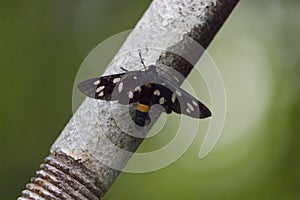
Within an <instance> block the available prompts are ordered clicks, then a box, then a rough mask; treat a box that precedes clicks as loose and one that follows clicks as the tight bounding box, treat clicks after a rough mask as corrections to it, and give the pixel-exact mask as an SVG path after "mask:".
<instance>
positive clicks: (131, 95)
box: [128, 91, 133, 99]
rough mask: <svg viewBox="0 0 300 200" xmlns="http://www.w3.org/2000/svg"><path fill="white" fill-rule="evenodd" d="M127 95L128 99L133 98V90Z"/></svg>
mask: <svg viewBox="0 0 300 200" xmlns="http://www.w3.org/2000/svg"><path fill="white" fill-rule="evenodd" d="M128 97H129V99H132V98H133V92H131V91H129V92H128Z"/></svg>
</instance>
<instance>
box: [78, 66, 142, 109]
mask: <svg viewBox="0 0 300 200" xmlns="http://www.w3.org/2000/svg"><path fill="white" fill-rule="evenodd" d="M141 76H143V73H142V72H141V71H130V72H126V73H121V74H113V75H108V76H101V77H98V78H92V79H88V80H85V81H83V82H81V83H79V84H78V86H77V87H78V89H79V90H80V91H81V92H82V93H84V94H85V95H86V96H88V97H90V98H94V99H100V100H106V101H119V103H121V104H125V105H126V104H131V103H133V102H137V101H138V100H139V98H140V92H141V90H140V87H136V85H137V84H138V83H137V82H138V81H137V80H139V79H140V78H141Z"/></svg>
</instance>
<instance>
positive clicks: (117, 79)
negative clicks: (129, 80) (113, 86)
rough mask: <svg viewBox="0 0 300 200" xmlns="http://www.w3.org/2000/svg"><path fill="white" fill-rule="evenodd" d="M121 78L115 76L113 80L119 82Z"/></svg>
mask: <svg viewBox="0 0 300 200" xmlns="http://www.w3.org/2000/svg"><path fill="white" fill-rule="evenodd" d="M120 80H121V78H119V77H118V78H115V79H114V80H113V83H118V82H120Z"/></svg>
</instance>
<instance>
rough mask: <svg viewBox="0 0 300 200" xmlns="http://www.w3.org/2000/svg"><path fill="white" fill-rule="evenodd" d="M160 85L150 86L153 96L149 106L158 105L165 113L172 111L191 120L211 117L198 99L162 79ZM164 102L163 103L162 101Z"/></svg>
mask: <svg viewBox="0 0 300 200" xmlns="http://www.w3.org/2000/svg"><path fill="white" fill-rule="evenodd" d="M161 82H162V84H152V86H153V91H154V92H153V96H152V98H151V104H152V105H153V104H160V105H161V106H163V107H164V108H165V112H166V113H170V112H171V111H174V112H175V113H178V114H184V115H187V116H190V117H193V118H207V117H210V116H211V112H210V110H209V109H208V108H207V107H206V106H205V105H204V104H203V103H201V102H200V101H199V100H198V99H196V98H194V97H193V96H192V95H190V94H189V93H187V92H186V91H184V90H183V89H181V88H180V87H179V86H178V85H176V84H174V83H173V82H171V81H169V80H167V79H162V80H161ZM162 98H163V99H164V100H165V101H163V99H162Z"/></svg>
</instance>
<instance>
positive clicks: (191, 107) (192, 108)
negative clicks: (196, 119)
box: [186, 103, 195, 111]
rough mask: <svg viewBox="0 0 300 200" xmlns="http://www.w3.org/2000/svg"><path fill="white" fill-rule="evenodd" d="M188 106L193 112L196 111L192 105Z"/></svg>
mask: <svg viewBox="0 0 300 200" xmlns="http://www.w3.org/2000/svg"><path fill="white" fill-rule="evenodd" d="M186 105H187V106H188V107H189V109H190V110H191V111H194V110H195V109H194V107H193V106H192V105H191V104H190V103H187V104H186Z"/></svg>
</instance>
